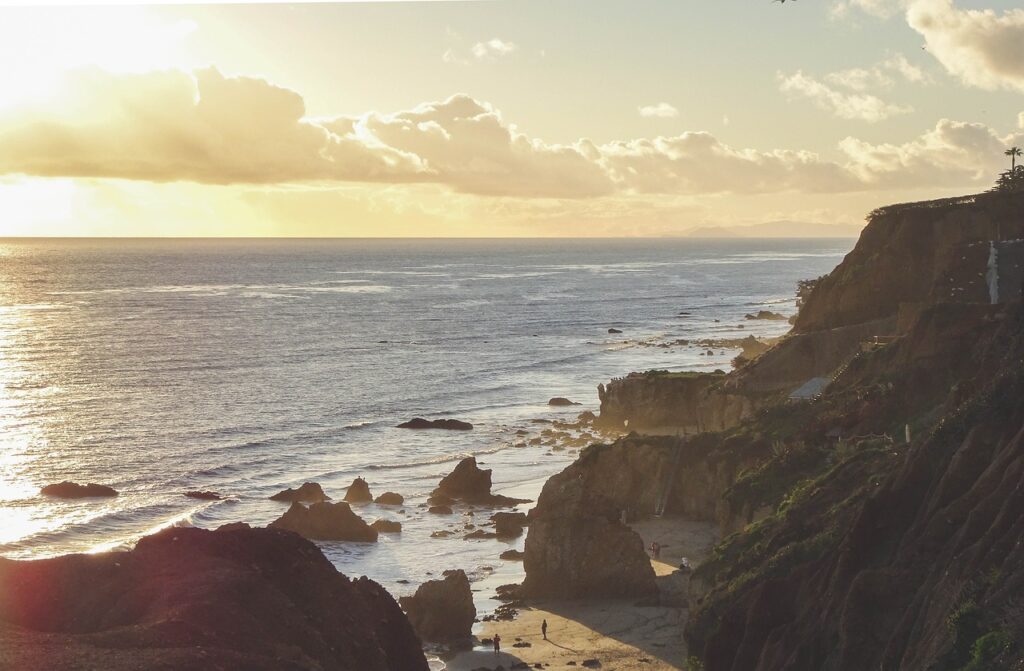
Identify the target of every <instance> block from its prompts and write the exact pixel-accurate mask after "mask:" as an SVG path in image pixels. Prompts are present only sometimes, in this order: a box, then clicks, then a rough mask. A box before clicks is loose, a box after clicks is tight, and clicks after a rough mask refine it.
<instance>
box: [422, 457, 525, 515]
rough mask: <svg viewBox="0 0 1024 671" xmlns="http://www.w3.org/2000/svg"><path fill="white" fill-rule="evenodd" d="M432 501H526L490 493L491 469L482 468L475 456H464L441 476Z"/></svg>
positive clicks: (483, 503) (499, 502)
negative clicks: (449, 471)
mask: <svg viewBox="0 0 1024 671" xmlns="http://www.w3.org/2000/svg"><path fill="white" fill-rule="evenodd" d="M430 499H431V502H432V503H440V502H441V501H462V502H463V503H471V504H476V505H490V506H504V505H516V504H517V503H528V501H525V500H524V499H514V498H511V497H508V496H501V495H498V494H491V469H489V468H488V469H482V468H480V467H479V466H477V464H476V458H475V457H466V458H465V459H463V460H462V461H460V462H459V463H458V465H457V466H456V467H455V469H454V470H453V471H452V472H451V473H449V474H448V475H446V476H445V477H444V478H442V480H441V482H440V483H439V484H438V486H437V489H435V490H434V491H433V493H431V495H430Z"/></svg>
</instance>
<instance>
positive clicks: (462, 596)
mask: <svg viewBox="0 0 1024 671" xmlns="http://www.w3.org/2000/svg"><path fill="white" fill-rule="evenodd" d="M444 575H445V577H444V580H430V581H428V582H425V583H423V584H422V585H420V586H419V589H417V590H416V594H414V595H413V596H406V597H402V598H401V599H399V603H401V604H402V608H403V609H404V610H405V612H406V613H407V614H408V616H409V621H410V622H412V626H413V628H415V630H416V633H418V634H419V636H420V638H422V639H423V640H424V641H431V642H434V643H449V642H452V641H458V640H460V639H467V638H469V637H470V636H471V634H472V629H473V620H475V619H476V607H475V606H474V605H473V593H472V592H471V591H470V588H469V578H467V577H466V573H465V572H464V571H462V570H461V569H460V570H456V571H445V572H444Z"/></svg>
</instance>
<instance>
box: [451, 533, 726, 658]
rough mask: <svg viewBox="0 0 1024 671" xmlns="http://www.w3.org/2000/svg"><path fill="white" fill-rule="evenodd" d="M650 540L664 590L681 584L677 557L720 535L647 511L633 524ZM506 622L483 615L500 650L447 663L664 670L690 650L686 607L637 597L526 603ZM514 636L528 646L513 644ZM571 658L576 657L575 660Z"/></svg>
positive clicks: (694, 554) (486, 633)
mask: <svg viewBox="0 0 1024 671" xmlns="http://www.w3.org/2000/svg"><path fill="white" fill-rule="evenodd" d="M632 527H633V529H634V530H636V531H637V533H639V534H640V535H641V537H642V538H643V539H644V546H645V547H648V546H649V545H650V543H651V541H652V540H657V541H658V542H659V543H661V545H662V548H663V550H662V553H661V559H660V560H652V564H653V566H654V570H655V573H657V575H658V576H663V577H661V578H660V580H659V582H661V583H663V585H662V586H663V591H664V590H665V589H668V590H670V591H677V590H680V589H682V588H683V587H684V583H683V579H682V578H681V577H680V576H678V575H675V576H673V575H672V573H673V572H674V570H675V568H676V567H677V566H678V565H679V560H680V558H681V557H684V556H685V557H687V558H688V559H690V561H691V562H693V563H694V564H696V563H698V562H700V561H701V560H702V559H703V558H704V557H706V556H707V554H708V553H709V552H710V550H711V548H712V547H713V545H714V543H715V542H716V540H717V529H716V527H715V525H714V524H709V523H706V522H692V521H689V520H683V519H680V518H662V519H651V520H645V521H642V522H638V523H635V524H633V525H632ZM531 606H532V607H531V608H526V609H523V610H521V612H520V614H519V617H518V618H516V619H515V620H513V621H511V622H487V623H484V624H483V625H482V626H481V629H480V631H479V632H478V633H477V636H478V637H479V638H490V637H493V636H494V634H496V633H497V634H500V635H501V642H502V645H501V647H502V652H501V653H500V654H498V655H495V654H494V652H493V651H492V650H490V649H489V648H485V647H483V646H481V647H478V648H476V649H474V650H472V651H468V652H463V653H460V654H459V655H457V656H455V657H454V658H452V659H451V660H449V661H448V663H447V669H448V670H449V671H473V670H474V669H478V668H481V667H482V668H487V669H493V668H495V667H497V666H498V665H501V666H503V667H504V668H505V669H506V670H508V669H511V667H512V665H513V664H516V663H519V662H525V663H527V664H528V665H529V667H530V668H533V666H534V664H537V663H541V664H543V665H545V666H544V668H551V669H572V668H575V669H582V668H584V667H583V666H582V663H583V661H584V660H588V659H596V660H598V661H599V662H600V663H601V667H600V668H602V669H605V670H612V669H614V670H615V671H640V670H644V671H667V670H670V669H681V668H683V662H684V660H685V659H686V657H687V654H686V644H685V643H684V641H683V625H684V624H685V623H686V617H687V615H688V611H687V609H686V608H682V607H677V608H667V607H661V606H657V607H643V606H637V605H635V604H634V601H604V600H601V601H598V600H594V601H591V600H581V601H550V602H538V603H534V604H531ZM545 619H546V620H547V622H548V639H549V640H547V641H545V640H544V639H543V638H542V637H541V631H540V625H541V622H542V621H543V620H545ZM517 642H524V643H529V644H530V646H529V647H522V648H515V647H513V645H514V644H515V643H517ZM568 662H576V665H575V666H572V665H570V664H568Z"/></svg>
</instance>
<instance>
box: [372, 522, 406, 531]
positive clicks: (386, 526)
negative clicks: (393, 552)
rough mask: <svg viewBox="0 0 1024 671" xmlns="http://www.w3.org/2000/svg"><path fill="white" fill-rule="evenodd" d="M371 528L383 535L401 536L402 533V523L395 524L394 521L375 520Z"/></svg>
mask: <svg viewBox="0 0 1024 671" xmlns="http://www.w3.org/2000/svg"><path fill="white" fill-rule="evenodd" d="M370 527H371V528H373V529H376V530H377V531H379V532H380V533H382V534H400V533H402V523H401V522H394V521H392V520H384V519H380V520H374V522H373V524H371V525H370Z"/></svg>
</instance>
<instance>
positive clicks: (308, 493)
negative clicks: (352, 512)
mask: <svg viewBox="0 0 1024 671" xmlns="http://www.w3.org/2000/svg"><path fill="white" fill-rule="evenodd" d="M270 500H271V501H285V502H288V503H291V502H295V501H301V502H302V503H320V502H321V501H330V500H331V497H329V496H327V494H324V490H323V489H322V488H321V487H320V485H319V484H318V483H316V482H306V483H304V484H303V485H302V486H301V487H299V488H298V489H292V488H291V487H289V488H288V489H285V490H284V491H280V492H278V493H277V494H274V495H273V496H271V497H270Z"/></svg>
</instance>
